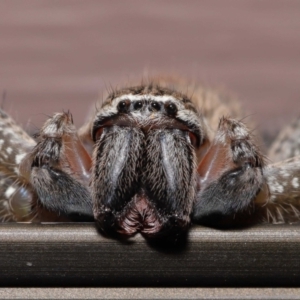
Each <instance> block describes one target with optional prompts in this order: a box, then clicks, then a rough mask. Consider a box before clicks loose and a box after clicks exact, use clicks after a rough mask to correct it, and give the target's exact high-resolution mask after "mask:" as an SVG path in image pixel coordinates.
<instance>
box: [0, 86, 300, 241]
mask: <svg viewBox="0 0 300 300" xmlns="http://www.w3.org/2000/svg"><path fill="white" fill-rule="evenodd" d="M231 106H233V109H231V108H230V107H231ZM231 112H232V114H233V116H232V117H234V118H231V117H227V116H226V114H227V115H229V114H230V113H231ZM224 115H225V116H224ZM237 117H239V112H237V109H236V104H235V103H234V101H229V100H228V99H225V100H224V99H222V97H221V96H219V95H218V94H217V93H213V92H211V91H206V90H200V91H199V90H196V93H194V95H193V96H191V97H188V96H186V95H185V94H183V93H181V92H178V91H176V90H175V89H170V88H168V87H166V85H165V84H164V83H163V82H157V83H150V84H142V85H138V86H134V87H131V88H124V89H119V90H116V91H113V92H112V93H110V94H109V95H108V97H107V98H106V100H105V101H104V102H103V103H102V104H101V107H100V108H99V109H98V110H97V111H96V112H95V113H94V114H93V115H92V117H91V119H90V121H89V122H88V123H87V124H85V125H84V126H83V127H82V128H81V129H80V130H79V131H78V132H77V130H76V129H75V127H74V125H73V120H72V116H71V114H70V113H69V112H68V113H56V114H54V115H53V117H51V118H49V119H48V120H47V121H46V122H45V124H44V126H43V127H42V128H41V130H40V132H39V133H38V135H37V136H36V139H35V141H34V140H33V139H31V138H30V137H28V136H27V135H26V134H25V132H24V131H22V130H21V129H20V128H19V127H18V126H17V125H16V124H15V123H14V121H13V120H12V119H11V118H10V117H9V116H8V115H7V114H6V113H4V112H2V113H1V118H0V132H1V136H0V138H1V139H0V142H1V147H2V150H1V157H0V166H1V169H0V171H1V173H0V174H1V184H0V193H1V196H2V198H1V202H0V205H1V218H2V220H3V221H29V220H32V221H45V220H48V221H49V220H50V221H51V220H52V221H56V220H70V219H71V220H72V219H75V220H86V219H92V218H94V219H95V221H96V223H97V225H98V227H99V228H100V230H101V231H102V232H104V233H108V234H115V233H117V234H121V235H126V236H131V235H134V234H136V233H137V232H140V233H142V234H143V235H144V236H146V237H161V236H165V235H171V234H175V235H177V234H179V233H180V232H182V231H185V230H186V229H187V228H188V227H189V226H190V224H191V223H207V222H209V223H210V224H235V223H242V224H243V223H244V224H247V223H249V222H250V223H251V222H257V221H268V222H272V223H278V222H279V223H282V222H293V221H297V220H298V219H299V215H300V213H299V211H298V208H299V207H300V203H299V197H300V182H299V174H300V163H299V161H300V159H299V157H296V156H295V157H294V158H291V157H292V156H294V155H295V154H297V151H299V149H300V147H299V139H298V138H296V137H297V134H298V133H299V130H300V129H299V128H300V126H298V125H297V126H294V125H293V126H294V129H293V130H290V132H289V134H288V137H289V138H290V139H291V140H292V141H293V145H294V146H293V147H294V148H293V149H294V150H293V151H292V150H291V151H290V154H289V155H286V157H284V158H285V159H289V160H287V161H285V162H282V163H279V164H274V165H266V164H265V159H264V156H263V154H262V153H261V151H260V150H259V148H258V146H257V145H256V142H255V139H254V137H253V136H252V134H251V131H250V130H249V129H248V128H247V127H246V125H245V124H244V123H243V122H242V121H239V120H238V119H236V118H237ZM216 120H218V126H217V127H216V126H215V123H216ZM297 124H298V123H297ZM289 128H293V127H292V126H290V127H289ZM282 135H284V133H282ZM274 145H275V146H274V147H278V145H277V146H276V143H275V144H274ZM295 145H296V146H295ZM274 147H273V148H274ZM272 151H273V152H274V151H275V150H274V149H273V150H272ZM275 152H276V151H275ZM277 152H278V151H277Z"/></svg>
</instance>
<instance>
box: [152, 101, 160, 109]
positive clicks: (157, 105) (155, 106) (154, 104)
mask: <svg viewBox="0 0 300 300" xmlns="http://www.w3.org/2000/svg"><path fill="white" fill-rule="evenodd" d="M151 107H152V108H153V109H154V110H160V105H159V103H157V102H152V103H151Z"/></svg>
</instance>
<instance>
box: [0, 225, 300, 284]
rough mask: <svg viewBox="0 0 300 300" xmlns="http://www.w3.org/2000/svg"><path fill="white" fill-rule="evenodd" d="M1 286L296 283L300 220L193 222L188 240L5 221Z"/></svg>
mask: <svg viewBox="0 0 300 300" xmlns="http://www.w3.org/2000/svg"><path fill="white" fill-rule="evenodd" d="M0 284H1V286H29V287H33V286H35V287H37V286H44V287H46V286H48V287H51V286H64V287H66V286H70V287H72V286H76V287H88V286H90V287H92V286H99V287H101V286H102V287H112V286H115V287H117V286H118V287H139V286H144V287H145V286H148V287H162V286H165V287H172V286H176V287H187V286H193V287H296V286H300V227H299V226H289V225H285V226H278V225H273V226H260V227H253V228H248V229H243V230H223V231H222V230H215V229H210V228H204V227H194V228H193V229H192V230H191V231H190V233H189V236H188V239H187V242H186V244H184V245H175V246H173V247H172V248H167V249H165V248H163V247H153V246H150V245H149V244H147V243H146V242H145V240H144V239H143V237H141V236H140V235H137V236H136V237H134V238H133V239H131V240H130V241H128V242H126V243H125V242H120V241H117V240H113V239H107V238H105V237H103V236H101V235H100V234H99V233H98V232H97V230H96V229H95V228H94V225H93V223H85V224H81V223H60V224H1V226H0Z"/></svg>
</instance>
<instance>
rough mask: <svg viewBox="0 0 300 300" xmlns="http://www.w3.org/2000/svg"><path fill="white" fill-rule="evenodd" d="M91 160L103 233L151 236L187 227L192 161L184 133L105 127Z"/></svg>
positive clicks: (96, 213) (192, 195)
mask: <svg viewBox="0 0 300 300" xmlns="http://www.w3.org/2000/svg"><path fill="white" fill-rule="evenodd" d="M94 155H95V157H94V161H95V162H96V163H95V165H94V169H93V171H92V173H93V175H92V176H93V179H92V190H93V202H94V216H95V219H96V220H97V221H98V225H99V227H100V229H101V230H102V231H104V232H109V231H115V232H119V233H122V234H126V235H133V234H135V233H137V232H141V233H142V234H144V235H146V236H149V237H150V236H154V235H155V236H157V235H163V234H164V233H168V234H169V232H170V231H172V232H173V231H177V232H178V231H182V230H183V229H185V228H187V226H188V225H189V222H190V214H191V209H192V204H193V200H194V198H195V187H196V180H195V159H196V157H195V151H194V148H193V146H192V145H191V143H190V137H189V134H188V133H187V132H186V131H181V130H178V129H176V130H172V129H157V130H150V131H149V132H148V133H147V134H145V133H144V132H143V131H142V130H141V129H139V128H130V127H118V128H116V127H115V126H113V127H109V128H106V130H105V132H104V134H103V136H102V137H101V139H100V141H99V142H98V144H97V147H96V149H95V152H94Z"/></svg>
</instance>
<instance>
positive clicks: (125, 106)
mask: <svg viewBox="0 0 300 300" xmlns="http://www.w3.org/2000/svg"><path fill="white" fill-rule="evenodd" d="M130 103H131V102H130V100H122V101H120V102H119V103H118V111H119V112H120V113H127V112H128V111H129V107H130Z"/></svg>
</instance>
